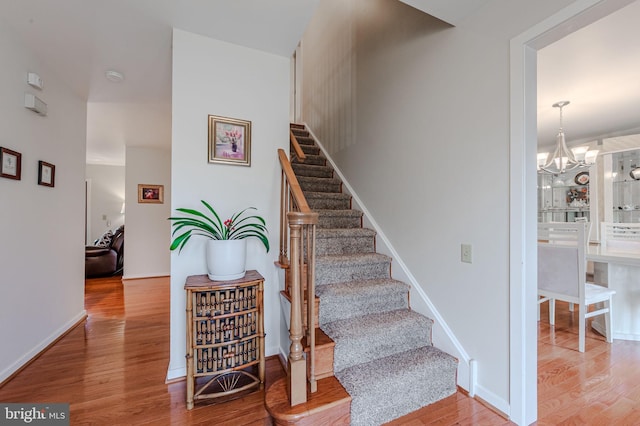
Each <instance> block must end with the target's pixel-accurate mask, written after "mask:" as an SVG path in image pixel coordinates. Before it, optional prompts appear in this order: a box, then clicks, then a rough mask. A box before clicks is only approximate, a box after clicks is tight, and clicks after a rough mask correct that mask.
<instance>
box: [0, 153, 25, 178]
mask: <svg viewBox="0 0 640 426" xmlns="http://www.w3.org/2000/svg"><path fill="white" fill-rule="evenodd" d="M0 176H2V177H5V178H8V179H15V180H20V179H21V176H22V154H20V153H19V152H16V151H12V150H10V149H8V148H4V147H0Z"/></svg>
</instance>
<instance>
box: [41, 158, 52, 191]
mask: <svg viewBox="0 0 640 426" xmlns="http://www.w3.org/2000/svg"><path fill="white" fill-rule="evenodd" d="M38 185H42V186H49V187H51V188H53V187H54V186H55V185H56V166H54V165H53V164H51V163H47V162H46V161H38Z"/></svg>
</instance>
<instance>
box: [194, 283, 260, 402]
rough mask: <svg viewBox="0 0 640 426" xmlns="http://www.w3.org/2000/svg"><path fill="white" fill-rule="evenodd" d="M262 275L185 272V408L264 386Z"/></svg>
mask: <svg viewBox="0 0 640 426" xmlns="http://www.w3.org/2000/svg"><path fill="white" fill-rule="evenodd" d="M263 286H264V278H263V277H262V276H261V275H260V274H259V273H258V272H257V271H247V273H246V275H245V276H244V278H240V279H237V280H233V281H211V280H210V279H209V278H208V277H207V275H193V276H190V277H187V281H186V284H185V286H184V289H185V290H186V292H187V294H186V297H187V356H186V358H187V409H189V410H191V409H192V408H193V405H194V402H195V401H198V400H203V399H212V398H220V397H225V396H230V395H233V394H236V393H240V392H242V391H245V390H249V389H252V388H255V389H259V388H262V387H263V386H264V373H265V362H264V323H263V321H264V319H263Z"/></svg>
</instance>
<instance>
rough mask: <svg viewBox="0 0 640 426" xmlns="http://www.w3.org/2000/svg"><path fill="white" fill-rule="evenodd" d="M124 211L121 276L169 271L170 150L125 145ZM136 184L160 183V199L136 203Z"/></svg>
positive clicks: (167, 273) (142, 275) (139, 275)
mask: <svg viewBox="0 0 640 426" xmlns="http://www.w3.org/2000/svg"><path fill="white" fill-rule="evenodd" d="M126 150H127V151H126V158H127V165H126V185H125V186H126V191H125V193H126V200H127V201H126V210H125V211H126V215H127V225H126V227H125V239H124V241H125V247H124V274H123V278H124V279H127V278H144V277H157V276H165V275H169V273H170V260H169V245H170V241H169V227H170V223H169V221H168V220H167V218H168V217H169V216H170V212H171V152H170V151H169V150H162V149H157V148H142V147H127V148H126ZM138 184H147V185H164V203H162V204H155V203H138Z"/></svg>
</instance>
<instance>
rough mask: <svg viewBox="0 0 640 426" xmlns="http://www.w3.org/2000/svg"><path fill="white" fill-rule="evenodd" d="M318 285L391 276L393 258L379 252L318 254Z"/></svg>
mask: <svg viewBox="0 0 640 426" xmlns="http://www.w3.org/2000/svg"><path fill="white" fill-rule="evenodd" d="M315 275H316V285H317V286H321V285H325V284H335V283H342V282H346V281H350V280H369V279H376V278H389V277H390V276H391V258H390V257H388V256H385V255H383V254H378V253H358V254H343V255H326V256H316V274H315Z"/></svg>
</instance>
